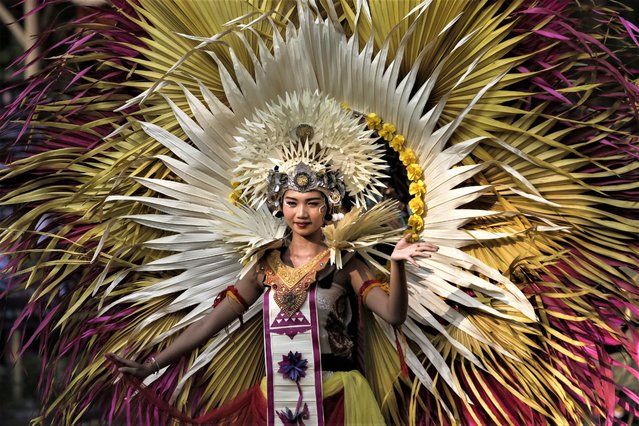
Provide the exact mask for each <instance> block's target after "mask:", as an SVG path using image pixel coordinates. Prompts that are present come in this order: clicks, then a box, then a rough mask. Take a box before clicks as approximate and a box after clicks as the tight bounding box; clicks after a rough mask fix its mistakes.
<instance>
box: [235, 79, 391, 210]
mask: <svg viewBox="0 0 639 426" xmlns="http://www.w3.org/2000/svg"><path fill="white" fill-rule="evenodd" d="M238 131H239V136H237V137H236V138H235V139H236V141H237V148H235V152H236V154H237V158H236V160H237V162H238V166H237V167H236V168H235V170H234V179H235V181H236V182H237V183H238V186H237V188H236V190H237V191H238V192H239V193H241V196H240V200H243V201H245V202H246V203H247V204H248V205H251V206H259V205H261V204H262V203H264V201H266V202H267V203H268V206H269V208H271V209H272V210H273V211H275V212H276V211H279V210H280V209H281V204H280V203H281V198H282V196H283V195H284V193H285V192H286V190H288V189H294V190H296V191H299V192H308V191H312V190H318V191H320V192H322V193H323V194H324V195H325V196H326V198H327V201H328V203H330V205H331V206H339V205H340V203H341V202H342V199H343V197H344V195H345V193H348V194H349V195H350V196H351V197H352V198H353V200H354V203H355V205H356V206H364V205H365V204H366V199H368V200H374V199H375V198H379V197H381V193H380V190H379V189H380V188H382V187H384V184H383V183H382V182H381V180H380V179H381V178H383V177H384V174H383V172H382V171H383V169H384V168H386V164H385V161H384V160H383V158H382V157H383V154H384V146H383V145H381V144H379V143H376V139H377V138H373V137H372V134H373V130H370V129H368V127H367V126H366V123H365V121H364V120H363V119H362V118H361V117H358V116H355V115H353V113H352V112H349V111H346V110H345V109H344V108H343V107H342V106H341V105H340V103H339V102H338V101H337V100H335V99H332V98H330V97H328V96H325V95H320V94H319V93H318V92H317V91H316V92H314V93H312V92H310V91H309V90H304V91H301V92H292V93H286V94H285V95H284V96H283V97H278V98H277V99H275V100H274V101H271V102H269V103H268V104H267V105H266V106H265V108H263V109H260V110H258V111H256V112H255V113H254V115H253V116H252V117H251V118H250V119H247V120H246V121H245V122H244V123H243V124H242V126H241V127H240V128H239V130H238Z"/></svg>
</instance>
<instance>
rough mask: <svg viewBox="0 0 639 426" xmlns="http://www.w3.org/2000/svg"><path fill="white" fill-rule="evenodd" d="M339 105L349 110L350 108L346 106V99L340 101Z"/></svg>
mask: <svg viewBox="0 0 639 426" xmlns="http://www.w3.org/2000/svg"><path fill="white" fill-rule="evenodd" d="M339 106H341V107H342V109H345V110H346V111H351V108H350V107H349V106H348V104H347V103H346V101H342V103H340V104H339Z"/></svg>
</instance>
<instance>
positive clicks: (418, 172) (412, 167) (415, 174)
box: [406, 163, 424, 182]
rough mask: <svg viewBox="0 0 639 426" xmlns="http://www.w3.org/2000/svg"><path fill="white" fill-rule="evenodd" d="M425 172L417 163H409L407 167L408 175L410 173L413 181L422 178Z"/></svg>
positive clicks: (409, 176)
mask: <svg viewBox="0 0 639 426" xmlns="http://www.w3.org/2000/svg"><path fill="white" fill-rule="evenodd" d="M423 173H424V171H423V170H422V168H421V167H420V166H419V164H417V163H413V164H409V165H408V167H406V175H408V180H410V181H411V182H415V181H417V180H419V179H421V178H422V174H423Z"/></svg>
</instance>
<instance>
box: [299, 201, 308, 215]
mask: <svg viewBox="0 0 639 426" xmlns="http://www.w3.org/2000/svg"><path fill="white" fill-rule="evenodd" d="M306 216H308V210H307V208H306V206H305V205H304V204H300V205H299V206H298V207H297V217H306Z"/></svg>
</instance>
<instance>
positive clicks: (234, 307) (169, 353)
mask: <svg viewBox="0 0 639 426" xmlns="http://www.w3.org/2000/svg"><path fill="white" fill-rule="evenodd" d="M298 169H299V167H298ZM319 188H320V189H323V190H329V189H330V188H322V187H319ZM281 205H282V213H283V218H284V220H285V221H286V224H287V226H288V228H289V229H290V230H291V239H290V244H289V245H288V247H286V249H285V250H284V251H283V252H282V254H281V259H280V252H279V251H273V252H270V253H268V254H266V255H265V256H264V257H263V258H262V260H261V261H260V263H259V266H258V267H257V268H255V269H254V270H253V271H251V273H248V274H246V275H245V276H244V277H243V278H242V279H240V280H238V282H237V283H236V284H235V286H234V289H233V290H227V293H226V294H228V292H230V291H232V294H234V296H232V297H224V298H223V299H222V300H221V301H219V303H217V304H216V306H215V308H214V309H213V310H212V311H211V312H210V313H209V314H208V315H206V316H205V317H204V318H202V319H201V320H200V321H198V322H196V323H194V324H193V325H191V326H190V327H189V328H188V329H187V330H186V331H185V332H184V333H183V334H182V335H181V336H180V337H179V338H178V339H176V341H175V342H174V343H173V344H172V345H171V346H169V347H168V348H167V349H165V350H164V351H162V352H160V353H159V354H158V355H157V357H155V358H151V359H150V360H149V362H146V363H144V364H140V363H137V362H135V361H131V360H127V359H124V358H121V357H118V356H115V355H112V356H113V359H114V360H115V361H116V362H117V363H118V364H119V365H120V367H119V371H120V372H122V373H125V374H131V375H134V376H136V377H138V378H144V377H146V376H148V375H150V374H151V373H153V372H155V371H158V370H159V369H160V368H162V367H164V366H167V365H169V364H171V363H173V362H175V361H176V360H177V359H178V358H180V357H182V356H184V355H185V354H187V353H188V352H190V351H192V350H193V349H194V348H196V347H198V346H200V345H202V344H203V343H204V342H206V341H207V340H208V339H209V338H210V337H211V336H213V335H214V334H215V333H217V332H218V331H220V330H222V329H223V328H224V327H225V326H227V325H228V324H229V323H230V322H231V321H233V320H234V319H236V318H237V316H238V315H240V316H241V315H242V313H243V312H244V310H246V308H247V307H248V306H250V305H252V304H253V303H255V302H256V301H257V299H258V298H259V296H260V295H261V293H262V292H263V291H264V289H265V288H268V287H271V290H273V288H272V287H273V286H272V285H269V284H272V280H269V279H268V277H267V276H268V275H272V276H273V277H274V278H275V279H277V278H280V279H281V278H282V276H281V275H286V274H287V272H288V271H293V272H295V271H297V270H300V269H301V270H304V269H306V270H307V271H304V272H305V273H303V274H301V276H299V277H298V278H299V279H298V281H297V282H293V283H290V285H289V287H292V286H295V285H296V284H298V283H299V282H302V281H304V279H305V277H308V276H310V275H312V276H313V277H314V278H315V283H314V284H313V285H312V286H311V288H313V290H315V289H317V305H318V306H319V308H318V319H319V330H318V331H319V339H318V340H319V343H320V348H321V356H320V359H321V365H322V367H321V372H322V374H323V375H324V377H327V374H326V373H327V372H330V371H334V370H337V369H339V370H343V369H344V366H348V367H350V366H354V363H353V353H352V347H353V342H352V337H349V336H346V335H345V334H346V333H342V335H341V336H337V337H335V333H331V332H329V331H328V330H327V328H328V327H327V323H328V322H329V321H330V319H331V318H332V319H337V320H341V321H346V320H350V319H351V315H350V312H351V311H350V309H348V308H347V309H344V308H343V307H342V309H339V308H337V306H336V305H337V304H339V302H340V301H341V302H342V305H343V302H344V300H346V299H345V296H346V297H347V293H348V292H349V291H352V292H353V293H354V294H357V295H360V297H361V302H362V303H363V304H364V305H365V306H366V307H367V308H369V309H370V310H371V311H373V312H375V313H376V314H377V315H379V316H380V317H381V318H383V319H384V320H386V321H387V322H388V323H390V324H392V325H401V324H402V323H403V322H404V320H405V319H406V313H407V308H408V295H407V291H406V277H405V272H404V262H410V263H411V264H413V265H415V266H418V265H417V262H416V261H415V257H430V254H429V252H433V251H436V250H437V247H436V246H435V245H433V244H430V243H425V242H417V243H411V242H410V235H407V236H406V237H405V238H403V239H401V240H400V241H399V242H398V243H397V245H396V246H395V248H394V250H393V252H392V254H391V256H390V260H391V266H390V280H389V281H390V282H389V286H388V289H387V290H385V289H384V287H383V286H382V285H381V282H380V281H377V280H375V278H374V276H373V273H372V272H371V270H370V269H369V267H368V266H367V265H366V263H364V262H363V261H362V260H360V259H359V258H357V257H352V258H351V259H350V261H348V262H347V263H346V264H345V265H344V267H343V268H342V269H340V270H338V271H334V268H333V267H332V266H330V265H329V264H328V262H326V260H327V255H328V250H327V246H326V244H325V243H324V241H323V234H322V227H323V226H324V225H325V224H326V218H327V214H326V213H327V211H329V202H328V199H327V198H326V197H325V195H324V193H323V192H322V191H320V190H311V191H308V192H300V191H296V190H293V189H289V190H286V191H285V192H284V194H283V200H282V202H281ZM327 276H328V277H330V278H332V279H331V281H332V283H329V287H328V288H318V287H319V286H316V285H315V284H316V283H317V282H320V281H322V280H323V279H324V278H326V277H327ZM331 276H332V277H331ZM303 291H304V292H305V291H306V289H304V290H303ZM331 293H333V294H331ZM335 293H337V294H335ZM302 297H303V298H304V299H307V298H306V297H305V295H302ZM282 306H283V307H284V308H285V307H286V306H285V303H283V304H282ZM282 306H281V307H282ZM326 308H328V309H326ZM338 310H341V311H342V313H343V312H344V311H345V312H347V313H348V314H347V315H346V316H343V315H342V316H339V315H334V314H335V313H336V311H338ZM265 312H266V309H265ZM295 313H299V310H296V311H295ZM295 313H294V314H295ZM331 313H332V314H333V315H332V316H331ZM266 324H268V323H266ZM340 326H341V327H339V328H340V329H341V330H346V329H347V327H348V324H345V323H342V324H340ZM289 334H290V333H289ZM289 337H290V336H289ZM335 341H339V343H335ZM267 346H268V345H267ZM344 348H346V350H344ZM340 349H341V350H340ZM336 352H338V353H336ZM296 353H299V352H296ZM291 354H292V351H289V358H292V359H294V358H295V354H293V355H291ZM267 357H268V355H267ZM298 358H299V357H298ZM325 363H326V364H330V365H327V366H324V364H325ZM279 365H280V369H279V370H278V371H279V372H282V371H281V370H282V367H281V366H282V364H281V363H280V364H279ZM307 365H308V361H307V362H306V363H305V365H304V367H305V368H304V371H302V373H303V375H305V376H306V377H308V372H307V368H308V367H307ZM316 368H317V369H318V370H319V366H316ZM348 370H350V368H348ZM353 370H354V367H353ZM348 374H351V375H354V376H359V373H358V372H356V371H349V373H348ZM360 377H361V376H360ZM360 377H357V378H356V380H358V383H359V385H358V387H359V389H357V390H356V393H357V397H358V398H359V399H360V404H359V407H362V408H363V407H365V409H363V410H360V412H359V413H358V414H357V416H358V417H357V421H365V422H367V423H370V422H375V423H383V419H382V417H381V413H380V411H379V408H378V407H377V405H376V403H375V400H374V397H373V395H372V392H371V390H370V388H368V386H367V385H365V382H364V381H362V380H361V378H360ZM296 378H297V377H296ZM297 379H298V380H297V383H296V385H297V384H298V383H299V382H300V381H303V380H304V377H302V378H297ZM300 379H301V380H300ZM267 381H268V374H267ZM293 381H295V380H293ZM267 386H268V385H267ZM298 387H299V386H298ZM311 393H312V392H311ZM302 394H303V392H302V391H300V392H299V396H298V403H297V404H296V408H295V411H293V409H291V408H290V407H288V406H286V407H285V409H284V410H279V411H276V414H277V415H278V416H279V417H280V419H282V420H283V422H284V423H285V424H287V423H292V424H296V423H297V421H298V420H300V419H303V418H306V419H308V418H309V417H311V418H312V419H313V420H316V419H317V420H320V421H321V420H322V419H325V420H329V419H330V421H328V423H333V422H335V421H339V422H340V423H342V422H344V419H343V418H342V419H340V418H336V416H335V415H334V414H335V413H334V411H337V417H339V414H341V413H342V412H343V411H342V409H339V410H335V409H334V408H335V407H328V406H324V407H320V408H319V409H318V410H317V412H315V411H314V410H312V409H311V410H310V413H309V409H301V407H302V403H304V404H305V407H308V401H306V398H303V395H302ZM269 397H270V395H269ZM273 397H275V399H277V397H276V396H275V395H273ZM362 398H363V400H364V401H365V403H362ZM269 399H270V398H269ZM319 405H321V404H319ZM287 409H288V410H287ZM349 410H350V411H351V413H349V414H351V415H352V416H355V415H356V414H355V413H354V412H353V411H354V410H355V411H357V410H356V409H355V408H354V407H350V408H349ZM322 411H323V413H322ZM313 414H315V416H317V417H313ZM359 416H368V417H359ZM272 417H274V416H272ZM211 420H212V419H211ZM244 420H247V419H244ZM255 420H256V419H252V420H251V421H255ZM271 420H272V418H271Z"/></svg>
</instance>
